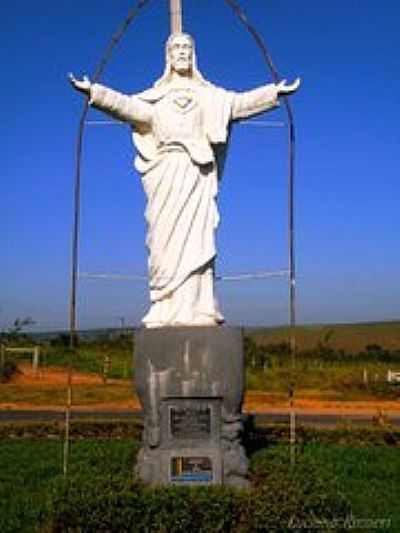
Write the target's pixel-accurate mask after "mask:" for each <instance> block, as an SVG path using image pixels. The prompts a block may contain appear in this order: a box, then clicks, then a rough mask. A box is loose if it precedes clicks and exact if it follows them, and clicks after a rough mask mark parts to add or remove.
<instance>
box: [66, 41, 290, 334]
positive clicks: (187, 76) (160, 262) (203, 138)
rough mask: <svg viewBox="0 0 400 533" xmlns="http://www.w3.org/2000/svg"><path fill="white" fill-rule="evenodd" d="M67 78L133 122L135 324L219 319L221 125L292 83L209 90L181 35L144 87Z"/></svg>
mask: <svg viewBox="0 0 400 533" xmlns="http://www.w3.org/2000/svg"><path fill="white" fill-rule="evenodd" d="M70 80H71V83H72V85H73V86H74V87H75V88H76V89H77V90H79V91H81V92H83V93H85V94H86V95H88V97H89V99H90V100H89V101H90V104H91V105H92V106H93V107H95V108H97V109H100V110H101V111H104V112H105V113H107V114H108V115H111V116H112V117H114V118H116V119H118V120H121V121H124V122H126V123H128V124H130V126H131V127H132V136H133V142H134V144H135V146H136V149H137V157H136V159H135V167H136V169H137V170H138V172H139V173H140V175H141V178H142V183H143V187H144V191H145V194H146V197H147V207H146V212H145V217H146V221H147V224H148V233H147V239H146V244H147V247H148V250H149V284H150V301H151V305H150V309H149V311H148V313H147V314H146V315H145V317H144V318H143V320H142V322H143V324H144V325H145V326H146V327H148V328H154V327H165V326H210V325H217V324H222V323H223V322H224V318H223V316H222V315H221V313H220V311H219V308H218V304H217V301H216V298H215V294H214V264H215V258H216V247H215V231H216V229H217V226H218V221H219V215H218V209H217V204H216V196H217V193H218V180H219V179H220V178H221V175H220V171H222V161H221V159H222V157H221V154H223V153H224V150H223V148H224V146H225V145H226V143H227V140H228V135H229V125H230V123H231V121H234V120H238V119H244V118H247V117H251V116H254V115H257V114H258V113H262V112H263V111H267V110H268V109H271V108H274V107H276V106H278V105H279V103H278V97H279V96H280V95H288V94H291V93H293V92H295V91H296V90H297V88H298V87H299V84H300V82H299V80H296V81H295V82H294V83H293V84H291V85H290V84H287V83H286V81H285V80H283V81H281V82H280V83H277V84H268V85H265V86H262V87H259V88H257V89H254V90H252V91H248V92H242V93H238V92H232V91H227V90H225V89H221V88H219V87H216V86H215V85H213V84H211V83H210V82H208V81H207V80H205V79H204V78H203V76H202V75H201V73H200V71H199V70H198V68H197V64H196V53H195V48H194V42H193V39H192V38H191V37H190V36H189V35H187V34H184V33H176V34H173V35H171V37H170V38H169V39H168V41H167V44H166V67H165V72H164V74H163V75H162V77H161V78H160V79H159V80H158V81H157V82H156V83H155V84H154V86H153V87H152V88H150V89H148V90H146V91H144V92H142V93H139V94H134V95H125V94H121V93H119V92H117V91H114V90H112V89H109V88H107V87H104V86H103V85H100V84H97V83H95V84H92V83H91V82H90V81H89V79H88V78H87V77H84V78H83V80H77V79H75V78H74V76H73V75H72V74H71V75H70Z"/></svg>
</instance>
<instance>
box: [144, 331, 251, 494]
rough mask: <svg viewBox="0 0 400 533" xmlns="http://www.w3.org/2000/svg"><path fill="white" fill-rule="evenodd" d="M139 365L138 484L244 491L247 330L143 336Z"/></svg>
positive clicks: (161, 333) (159, 332)
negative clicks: (244, 343) (230, 487)
mask: <svg viewBox="0 0 400 533" xmlns="http://www.w3.org/2000/svg"><path fill="white" fill-rule="evenodd" d="M134 365H135V381H136V390H137V393H138V395H139V399H140V402H141V404H142V407H143V411H144V432H143V444H142V447H141V449H140V452H139V454H138V461H137V466H136V469H137V473H138V475H139V477H140V478H141V479H143V481H145V482H147V483H152V484H160V483H161V484H188V485H191V484H221V483H224V484H231V485H239V486H245V485H246V484H247V469H248V461H247V457H246V454H245V451H244V448H243V446H242V445H241V441H240V436H241V432H242V429H243V424H242V415H241V406H242V401H243V393H244V386H243V374H244V361H243V350H242V336H241V332H240V330H239V329H233V328H228V327H225V326H220V327H173V328H172V327H171V328H157V329H141V330H139V331H138V332H137V333H136V336H135V361H134Z"/></svg>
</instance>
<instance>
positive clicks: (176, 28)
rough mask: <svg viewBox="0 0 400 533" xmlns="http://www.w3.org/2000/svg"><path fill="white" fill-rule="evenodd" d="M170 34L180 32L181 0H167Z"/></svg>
mask: <svg viewBox="0 0 400 533" xmlns="http://www.w3.org/2000/svg"><path fill="white" fill-rule="evenodd" d="M169 12H170V26H171V34H174V33H182V27H183V25H182V2H181V0H170V1H169Z"/></svg>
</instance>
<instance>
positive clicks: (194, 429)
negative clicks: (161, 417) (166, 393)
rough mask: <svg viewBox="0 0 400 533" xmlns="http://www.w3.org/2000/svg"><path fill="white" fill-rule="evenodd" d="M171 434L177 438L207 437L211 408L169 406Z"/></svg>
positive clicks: (209, 427)
mask: <svg viewBox="0 0 400 533" xmlns="http://www.w3.org/2000/svg"><path fill="white" fill-rule="evenodd" d="M170 428H171V435H172V436H173V437H175V438H177V439H208V438H210V434H211V409H210V407H208V406H197V407H192V406H191V407H181V408H178V407H171V408H170Z"/></svg>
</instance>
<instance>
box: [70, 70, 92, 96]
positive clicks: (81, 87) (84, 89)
mask: <svg viewBox="0 0 400 533" xmlns="http://www.w3.org/2000/svg"><path fill="white" fill-rule="evenodd" d="M68 78H69V81H70V82H71V85H72V87H74V88H75V89H76V90H77V91H80V92H81V93H85V94H89V93H90V87H91V86H92V84H91V83H90V80H89V78H88V77H87V76H83V79H82V80H77V79H76V78H75V76H74V75H73V74H72V73H71V72H70V73H69V75H68Z"/></svg>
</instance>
